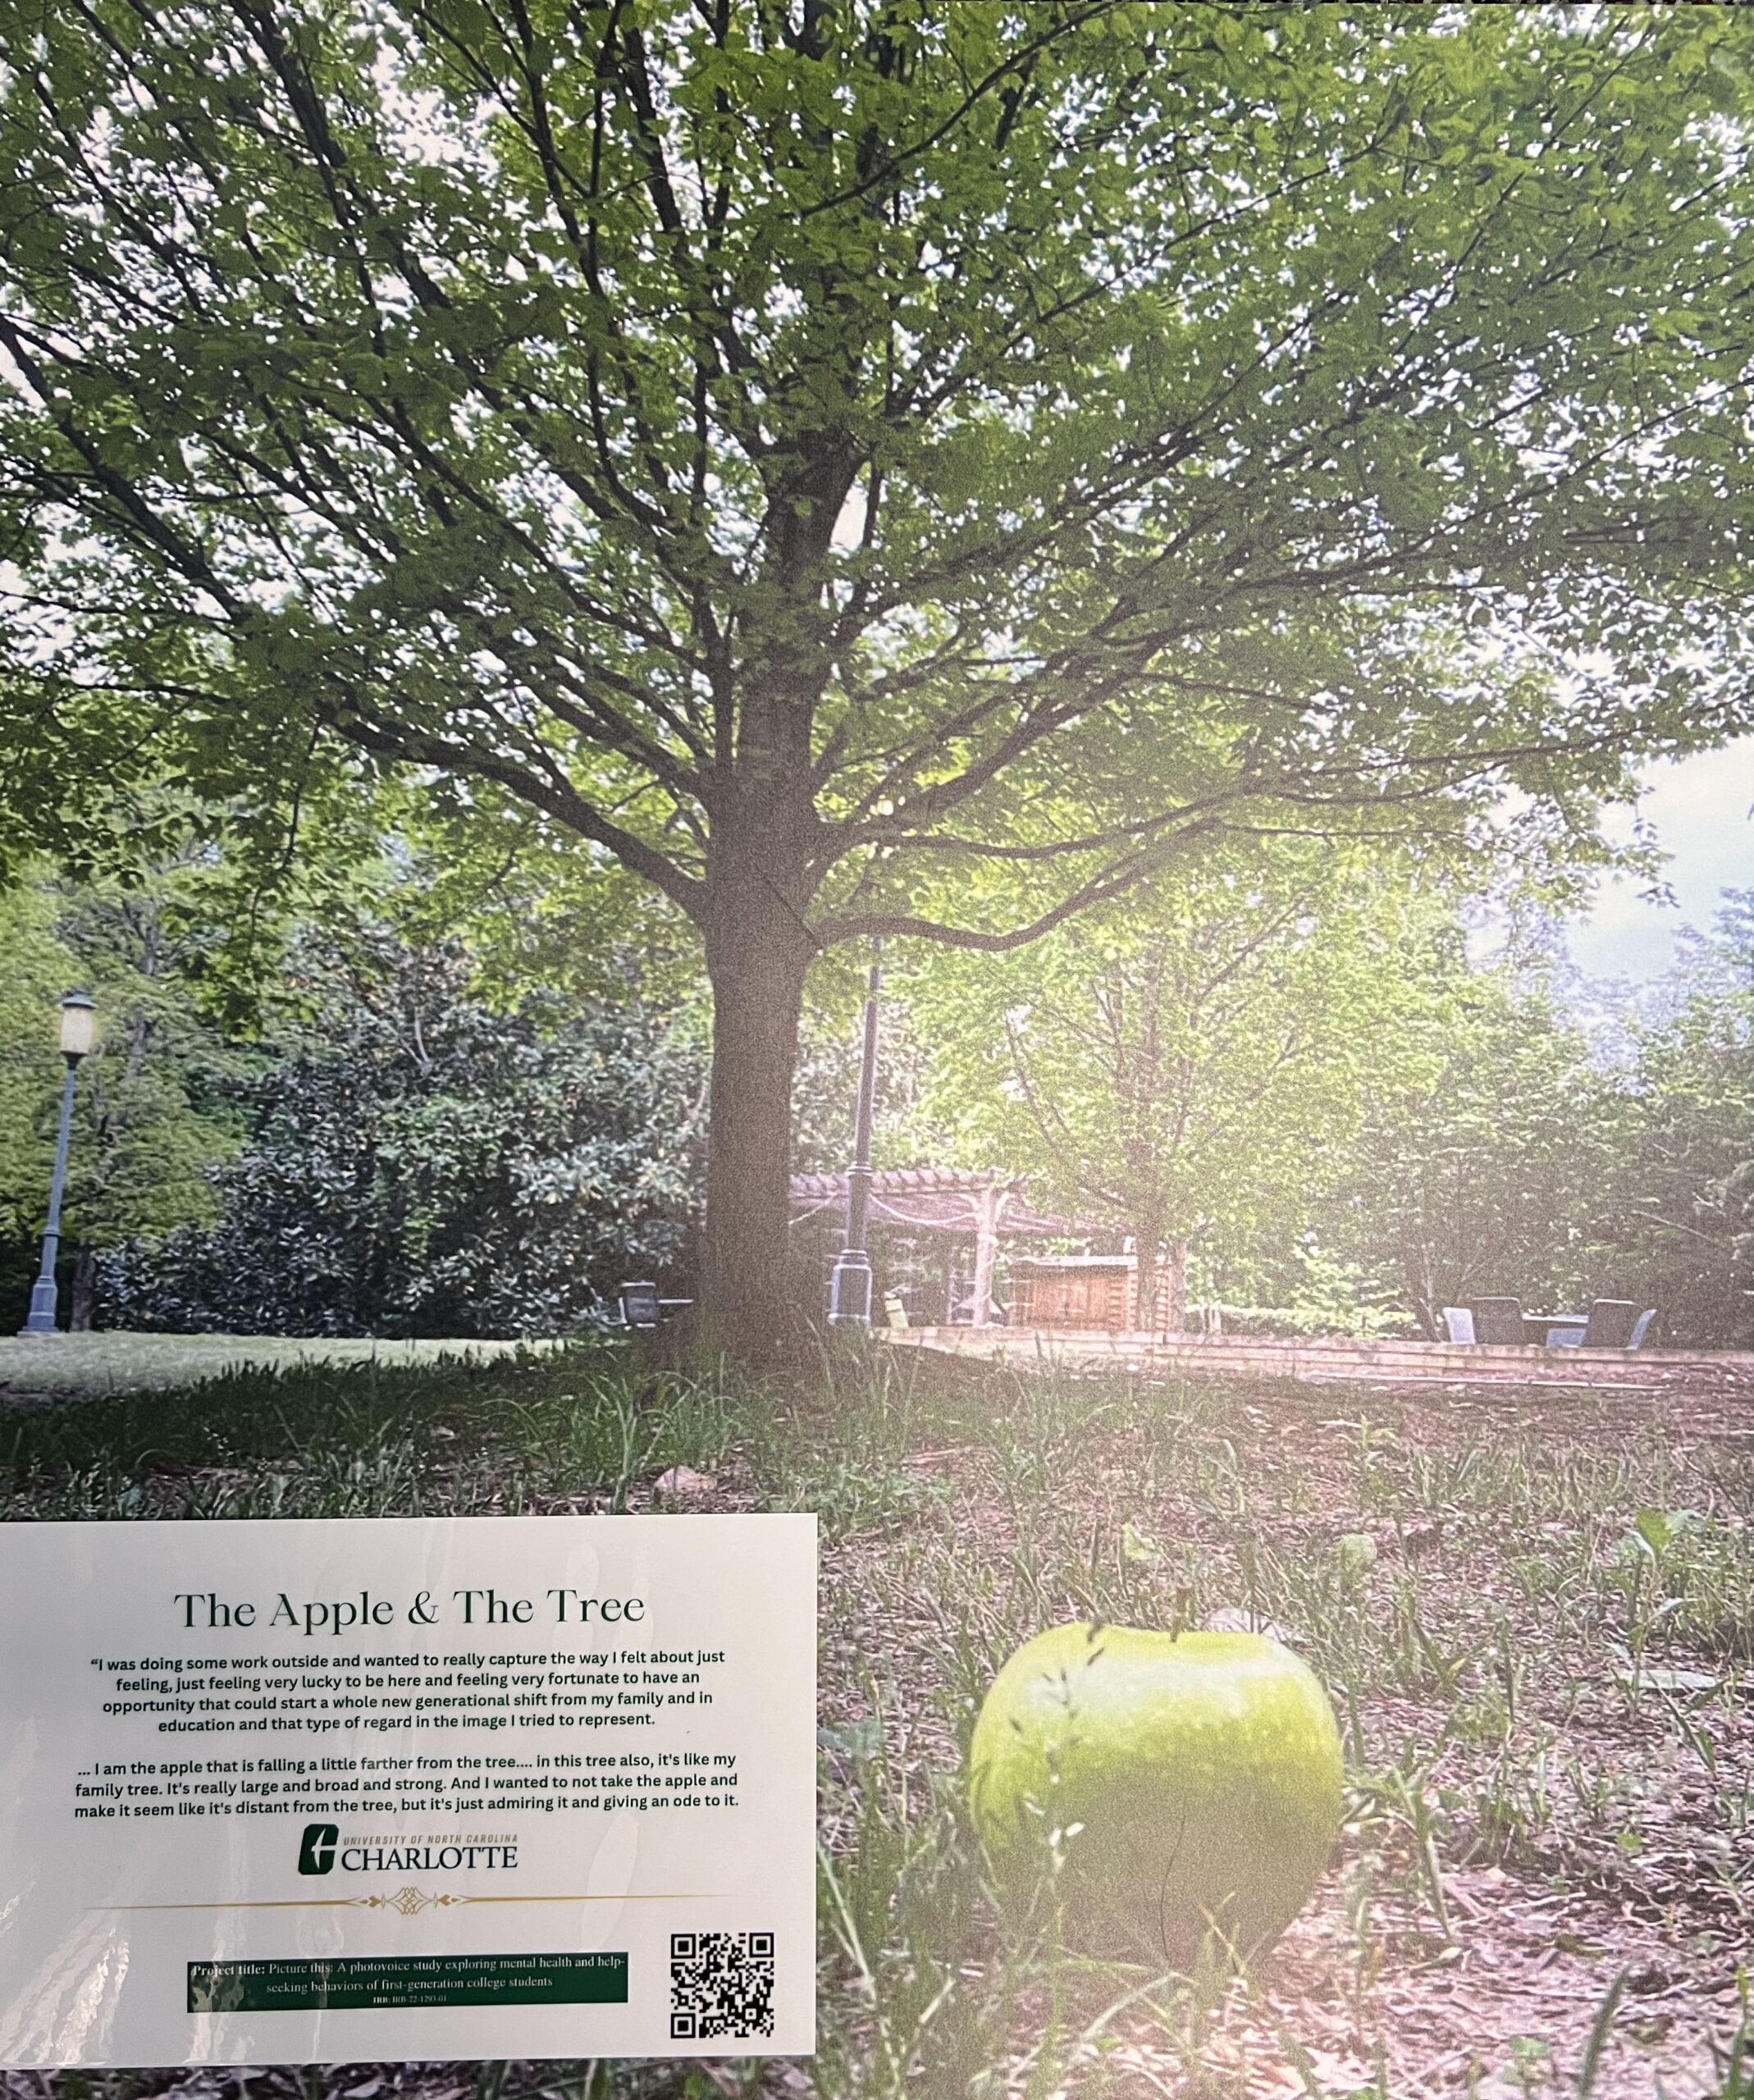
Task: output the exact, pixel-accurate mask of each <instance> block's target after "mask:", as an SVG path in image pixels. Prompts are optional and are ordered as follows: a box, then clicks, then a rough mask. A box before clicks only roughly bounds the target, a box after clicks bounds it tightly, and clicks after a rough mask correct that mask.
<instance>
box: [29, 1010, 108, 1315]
mask: <svg viewBox="0 0 1754 2100" xmlns="http://www.w3.org/2000/svg"><path fill="white" fill-rule="evenodd" d="M97 1020H98V1015H97V1008H96V1006H95V1005H94V1002H93V1000H92V998H91V994H90V993H89V992H69V993H68V994H67V996H66V998H64V999H63V1000H62V1002H61V1054H62V1057H65V1058H66V1061H67V1076H66V1083H65V1084H63V1085H62V1089H61V1127H60V1129H59V1130H57V1132H56V1134H55V1171H54V1173H53V1176H51V1177H50V1180H49V1185H48V1227H47V1229H46V1230H44V1232H43V1263H42V1267H40V1269H39V1271H37V1280H36V1281H35V1282H34V1284H33V1285H31V1287H30V1317H29V1318H28V1319H27V1320H26V1321H25V1324H24V1326H22V1327H21V1328H20V1329H19V1332H20V1333H21V1335H57V1334H59V1333H60V1331H61V1330H60V1329H59V1328H58V1327H57V1326H56V1324H55V1301H56V1291H55V1257H56V1255H57V1253H59V1252H60V1249H61V1192H62V1189H63V1188H64V1187H65V1186H66V1179H67V1140H68V1139H69V1137H70V1136H71V1134H72V1130H73V1082H74V1080H75V1076H76V1075H77V1074H78V1071H79V1068H80V1058H81V1057H85V1054H86V1053H87V1052H89V1049H90V1048H91V1045H92V1040H93V1037H94V1034H95V1033H96V1029H97Z"/></svg>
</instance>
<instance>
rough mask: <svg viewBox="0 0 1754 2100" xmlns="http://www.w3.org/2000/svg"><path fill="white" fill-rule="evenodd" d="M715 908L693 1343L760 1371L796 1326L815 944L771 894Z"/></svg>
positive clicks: (708, 945)
mask: <svg viewBox="0 0 1754 2100" xmlns="http://www.w3.org/2000/svg"><path fill="white" fill-rule="evenodd" d="M745 902H746V905H747V906H748V907H749V908H746V909H744V910H742V911H725V912H722V913H720V914H718V915H715V917H716V924H715V926H714V927H713V928H712V929H710V930H709V932H708V934H707V939H706V969H707V975H708V976H709V977H710V979H711V981H712V988H713V1063H712V1105H711V1107H710V1111H709V1114H708V1119H707V1138H706V1142H707V1157H706V1233H705V1235H704V1244H703V1248H702V1254H701V1339H702V1340H703V1341H704V1342H705V1343H706V1346H707V1347H708V1348H709V1349H715V1350H723V1351H724V1352H725V1353H726V1354H729V1355H731V1356H733V1357H735V1358H738V1361H739V1362H741V1363H747V1364H749V1365H751V1366H753V1367H758V1368H759V1367H772V1366H774V1365H776V1364H777V1363H779V1360H780V1358H781V1357H782V1356H783V1353H784V1349H785V1344H786V1340H787V1338H788V1330H789V1328H790V1326H791V1324H792V1322H791V1311H790V1308H789V1306H788V1301H787V1293H786V1269H787V1259H786V1257H787V1245H788V1222H789V1201H788V1187H787V1183H788V1177H789V1175H790V1172H791V1162H792V1073H793V1071H794V1070H795V1068H796V1066H797V1040H798V1014H799V1011H800V1009H801V1007H802V1004H803V998H804V975H805V972H806V970H807V969H808V968H809V966H810V957H811V943H810V939H809V936H808V935H807V934H806V932H805V931H804V929H803V927H802V924H800V923H798V922H797V921H792V922H791V923H790V924H776V923H775V913H774V909H773V900H772V898H771V897H770V898H768V899H767V900H766V901H765V904H766V908H765V909H762V908H761V905H760V902H759V901H758V900H756V899H746V900H745Z"/></svg>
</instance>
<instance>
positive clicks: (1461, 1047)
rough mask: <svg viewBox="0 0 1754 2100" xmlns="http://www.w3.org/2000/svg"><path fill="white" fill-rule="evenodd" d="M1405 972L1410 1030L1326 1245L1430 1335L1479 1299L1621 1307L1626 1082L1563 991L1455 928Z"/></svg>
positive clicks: (1347, 1159) (1410, 956)
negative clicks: (1600, 1057)
mask: <svg viewBox="0 0 1754 2100" xmlns="http://www.w3.org/2000/svg"><path fill="white" fill-rule="evenodd" d="M1400 967H1401V970H1402V972H1403V975H1404V983H1405V987H1406V990H1407V993H1408V996H1407V998H1406V999H1405V1003H1404V1005H1403V1007H1402V1009H1401V1015H1400V1021H1399V1023H1398V1025H1397V1027H1396V1029H1395V1033H1394V1035H1393V1037H1392V1038H1391V1039H1390V1040H1388V1041H1386V1043H1383V1044H1382V1046H1381V1051H1380V1054H1379V1055H1378V1056H1377V1058H1376V1059H1375V1060H1374V1061H1373V1064H1372V1066H1371V1067H1370V1069H1369V1070H1368V1072H1367V1074H1366V1075H1365V1082H1364V1085H1363V1091H1362V1095H1361V1098H1360V1100H1359V1104H1358V1105H1359V1111H1360V1124H1359V1134H1358V1136H1357V1139H1356V1140H1355V1142H1354V1144H1353V1145H1352V1146H1351V1147H1350V1148H1349V1149H1348V1150H1347V1151H1346V1152H1345V1153H1342V1154H1341V1156H1340V1157H1338V1158H1336V1160H1334V1161H1333V1162H1331V1167H1330V1171H1331V1180H1329V1181H1328V1184H1327V1189H1326V1190H1325V1191H1324V1192H1323V1194H1322V1197H1321V1198H1320V1199H1319V1201H1318V1204H1317V1206H1316V1209H1317V1215H1318V1230H1319V1232H1320V1235H1321V1237H1322V1241H1323V1243H1324V1244H1326V1245H1327V1246H1329V1247H1331V1248H1332V1249H1334V1250H1335V1251H1336V1252H1337V1253H1341V1254H1342V1255H1343V1256H1345V1258H1348V1259H1350V1260H1351V1261H1354V1262H1357V1263H1358V1264H1359V1267H1362V1268H1363V1270H1364V1271H1365V1272H1366V1273H1367V1274H1369V1275H1373V1276H1378V1277H1381V1278H1382V1279H1383V1280H1384V1281H1387V1282H1389V1283H1390V1284H1391V1285H1392V1287H1393V1289H1394V1290H1395V1294H1396V1296H1397V1297H1398V1298H1399V1299H1400V1302H1401V1303H1403V1304H1405V1305H1408V1306H1409V1307H1410V1308H1412V1309H1413V1311H1414V1313H1416V1315H1417V1316H1418V1320H1419V1322H1420V1324H1421V1326H1422V1327H1423V1330H1424V1331H1425V1332H1426V1333H1427V1335H1438V1334H1440V1333H1441V1323H1440V1319H1439V1313H1440V1308H1441V1307H1443V1306H1445V1305H1446V1304H1447V1305H1455V1304H1466V1303H1468V1302H1469V1299H1473V1298H1479V1297H1487V1296H1510V1297H1520V1298H1521V1299H1523V1301H1524V1302H1525V1303H1527V1304H1528V1306H1529V1307H1530V1308H1537V1307H1539V1308H1542V1309H1544V1310H1558V1309H1560V1308H1561V1307H1562V1306H1563V1307H1564V1308H1567V1309H1569V1307H1570V1306H1571V1304H1572V1303H1574V1302H1575V1301H1578V1300H1581V1301H1582V1302H1583V1303H1585V1304H1586V1305H1587V1301H1588V1299H1589V1298H1590V1297H1591V1296H1592V1295H1596V1296H1610V1295H1612V1294H1613V1293H1612V1292H1611V1291H1610V1290H1609V1289H1608V1288H1607V1287H1606V1282H1605V1281H1604V1277H1603V1274H1602V1271H1601V1265H1600V1261H1599V1256H1598V1251H1597V1250H1598V1246H1599V1239H1600V1233H1601V1224H1602V1221H1603V1218H1604V1215H1605V1212H1608V1211H1609V1210H1610V1208H1611V1205H1612V1203H1613V1195H1612V1189H1613V1186H1614V1182H1615V1173H1616V1168H1617V1165H1618V1163H1619V1160H1620V1159H1621V1157H1623V1148H1624V1144H1625V1142H1626V1137H1627V1133H1628V1130H1629V1128H1630V1126H1631V1119H1630V1116H1629V1115H1628V1104H1627V1103H1626V1102H1625V1099H1624V1093H1623V1092H1622V1089H1620V1087H1619V1085H1618V1084H1617V1083H1616V1081H1615V1077H1614V1075H1612V1074H1611V1073H1610V1072H1609V1071H1605V1070H1604V1069H1603V1068H1602V1067H1601V1066H1600V1065H1599V1064H1598V1063H1597V1062H1596V1061H1594V1060H1593V1059H1592V1055H1591V1049H1590V1044H1589V1043H1588V1040H1587V1038H1586V1036H1585V1034H1584V1033H1583V1030H1582V1029H1581V1028H1579V1027H1578V1025H1575V1024H1574V1023H1573V1022H1572V1021H1570V1020H1568V1019H1567V1018H1566V1017H1565V1016H1564V1013H1563V1012H1562V1011H1561V1010H1560V1007H1558V1005H1557V1003H1556V1002H1555V998H1554V997H1553V995H1552V993H1551V991H1550V990H1548V989H1546V988H1543V987H1542V985H1541V984H1540V983H1539V982H1538V981H1537V982H1533V983H1530V982H1527V981H1521V980H1519V978H1518V977H1517V975H1516V974H1515V973H1514V971H1513V970H1510V969H1508V968H1487V967H1479V968H1477V967H1474V966H1471V965H1470V964H1469V961H1468V959H1467V957H1466V956H1465V954H1464V952H1463V951H1462V947H1461V943H1460V937H1459V934H1457V933H1456V932H1455V931H1454V930H1452V929H1445V928H1443V927H1441V926H1437V927H1434V928H1432V929H1429V930H1428V931H1427V933H1426V934H1425V935H1424V936H1423V938H1421V939H1420V940H1419V941H1418V942H1417V943H1413V944H1409V947H1408V948H1407V949H1406V950H1405V952H1404V953H1403V955H1402V956H1401V958H1400Z"/></svg>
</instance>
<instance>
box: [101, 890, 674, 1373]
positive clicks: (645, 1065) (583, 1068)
mask: <svg viewBox="0 0 1754 2100" xmlns="http://www.w3.org/2000/svg"><path fill="white" fill-rule="evenodd" d="M472 975H473V966H472V963H471V960H470V958H469V957H468V956H467V955H466V954H465V953H464V951H463V950H462V949H461V948H460V947H459V946H457V945H456V944H454V943H452V944H447V945H445V946H441V947H429V948H427V949H424V950H414V949H410V948H409V947H405V946H404V944H403V943H401V942H400V940H399V939H398V938H397V937H396V936H395V934H394V933H393V931H391V929H387V928H385V927H383V926H382V925H381V924H377V925H373V924H370V923H368V924H366V925H365V926H363V928H362V927H356V929H354V934H353V937H352V938H351V939H350V940H349V943H348V944H347V945H346V946H345V947H336V946H335V945H334V944H332V943H328V942H326V941H323V940H321V939H319V938H317V937H316V936H314V935H311V936H307V937H306V938H305V939H304V941H303V942H302V943H300V944H299V945H296V946H295V948H294V950H293V952H292V953H291V955H290V957H289V959H288V962H287V966H286V970H285V981H284V984H283V988H282V992H281V1011H282V1014H283V1016H285V1017H284V1019H283V1020H282V1021H281V1024H280V1025H279V1027H278V1028H277V1029H276V1031H275V1032H274V1033H273V1034H271V1036H270V1039H269V1040H268V1043H267V1045H266V1046H265V1059H266V1061H264V1062H263V1065H262V1066H261V1068H260V1069H259V1070H258V1071H257V1072H256V1074H255V1075H254V1076H253V1077H252V1078H251V1079H249V1080H248V1081H247V1082H246V1083H245V1084H244V1086H243V1088H242V1089H241V1093H242V1098H243V1099H244V1103H245V1106H246V1110H247V1114H248V1119H249V1132H248V1135H247V1136H246V1138H245V1139H244V1144H243V1146H242V1148H241V1150H240V1153H239V1154H238V1156H237V1157H236V1158H235V1160H233V1161H232V1162H230V1163H229V1164H227V1165H226V1166H224V1167H223V1168H222V1169H221V1170H220V1171H219V1172H218V1174H217V1176H216V1177H215V1189H216V1193H217V1201H218V1205H219V1208H220V1216H219V1218H218V1220H217V1223H216V1224H214V1225H213V1226H210V1227H209V1226H194V1225H191V1226H184V1227H182V1228H180V1230H176V1231H174V1232H171V1233H170V1234H168V1235H164V1236H163V1237H162V1238H155V1239H148V1240H144V1241H142V1242H140V1243H139V1244H135V1245H132V1246H129V1247H126V1248H123V1249H118V1250H117V1251H116V1253H113V1254H112V1256H111V1257H110V1258H108V1259H107V1261H106V1262H105V1263H104V1265H103V1276H102V1282H103V1308H104V1313H105V1317H106V1318H107V1322H109V1323H110V1324H112V1325H116V1326H136V1327H143V1328H168V1329H171V1330H172V1331H203V1330H207V1329H219V1330H222V1331H234V1332H240V1333H253V1332H266V1333H278V1334H417V1335H418V1334H426V1335H432V1334H438V1335H471V1334H484V1333H485V1334H499V1333H511V1334H523V1333H541V1334H556V1333H564V1332H567V1331H571V1330H573V1329H575V1328H577V1327H578V1326H581V1325H585V1324H588V1323H590V1322H592V1321H593V1320H595V1319H599V1318H601V1317H603V1316H604V1315H605V1313H606V1312H608V1311H610V1310H612V1309H613V1307H614V1292H615V1290H616V1287H617V1285H619V1283H620V1282H622V1281H624V1280H625V1279H626V1277H627V1276H628V1275H629V1274H631V1273H633V1272H636V1271H637V1272H650V1271H654V1270H657V1271H662V1270H666V1269H669V1268H670V1267H673V1266H674V1263H675V1262H677V1260H678V1258H679V1256H680V1255H681V1253H682V1252H683V1242H684V1235H685V1228H686V1226H687V1221H688V1219H689V1217H690V1215H691V1213H692V1210H693V1208H694V1206H695V1204H696V1202H697V1195H696V1189H697V1172H698V1166H697V1146H698V1132H699V1123H700V1116H701V1090H702V1071H701V1057H700V1051H699V1047H698V1043H697V1039H695V1037H694V1036H693V1034H692V1033H691V1031H690V1030H689V1029H687V1026H686V1025H685V1024H679V1025H670V1024H666V1023H665V1020H663V1019H662V1018H661V1017H660V1016H657V1015H655V1014H653V1013H651V1012H650V1011H647V1010H646V1009H645V1008H644V1007H641V1006H639V1005H637V1003H630V1002H628V1001H627V1000H626V999H625V998H623V1001H622V1002H621V1003H619V1005H617V1006H615V1007H610V1008H600V1009H597V1010H596V1011H593V1012H592V1013H589V1014H587V1016H582V1017H571V1018H569V1017H567V1016H565V1015H564V1011H563V1009H562V1008H561V1007H560V1005H559V1003H558V1002H555V1001H552V1000H550V1001H543V1000H541V999H538V998H534V997H531V998H526V999H525V1000H524V1001H523V1002H522V1003H521V1004H520V1005H519V1006H518V1007H515V1008H514V1009H513V1010H512V1011H509V1012H506V1013H496V1012H495V1011H493V1010H492V1009H491V1008H490V1007H487V1006H486V1005H485V1004H483V1003H482V1001H481V1000H480V999H479V998H477V997H474V996H473V995H472V993H471V991H470V984H471V980H472Z"/></svg>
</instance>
